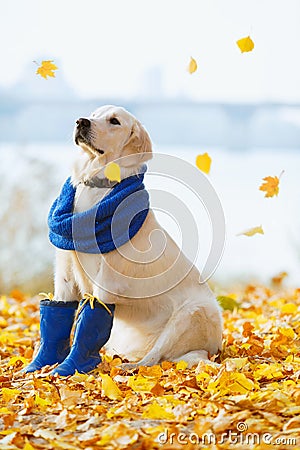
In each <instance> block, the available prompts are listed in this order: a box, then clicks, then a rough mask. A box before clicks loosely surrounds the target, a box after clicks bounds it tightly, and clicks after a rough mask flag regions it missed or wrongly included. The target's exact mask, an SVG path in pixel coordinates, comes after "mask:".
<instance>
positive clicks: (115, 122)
mask: <svg viewBox="0 0 300 450" xmlns="http://www.w3.org/2000/svg"><path fill="white" fill-rule="evenodd" d="M109 122H110V123H111V124H112V125H121V124H120V122H119V121H118V119H117V118H116V117H112V118H111V119H109Z"/></svg>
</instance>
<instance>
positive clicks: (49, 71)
mask: <svg viewBox="0 0 300 450" xmlns="http://www.w3.org/2000/svg"><path fill="white" fill-rule="evenodd" d="M54 70H58V67H57V66H56V65H55V64H53V61H52V60H48V61H42V63H41V65H40V66H39V68H38V69H37V71H36V74H37V75H41V77H43V78H45V79H47V77H55V73H54Z"/></svg>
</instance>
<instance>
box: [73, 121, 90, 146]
mask: <svg viewBox="0 0 300 450" xmlns="http://www.w3.org/2000/svg"><path fill="white" fill-rule="evenodd" d="M90 128H91V121H90V120H89V119H85V118H80V119H78V120H76V129H75V143H76V144H77V145H78V144H79V143H80V142H82V141H83V142H85V143H87V144H89V139H88V133H89V131H90Z"/></svg>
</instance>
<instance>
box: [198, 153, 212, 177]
mask: <svg viewBox="0 0 300 450" xmlns="http://www.w3.org/2000/svg"><path fill="white" fill-rule="evenodd" d="M196 166H197V167H198V169H200V170H201V171H202V172H204V173H207V174H209V172H210V166H211V157H210V156H209V154H208V153H203V155H198V156H197V157H196Z"/></svg>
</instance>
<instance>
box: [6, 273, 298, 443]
mask: <svg viewBox="0 0 300 450" xmlns="http://www.w3.org/2000/svg"><path fill="white" fill-rule="evenodd" d="M275 281H276V280H275ZM226 295H227V298H225V299H224V298H223V306H224V307H225V308H229V309H225V310H224V329H225V331H224V346H223V351H222V353H221V355H219V356H218V357H217V358H212V361H211V363H210V364H205V363H203V362H200V363H199V365H198V367H195V368H193V369H187V367H186V364H185V363H184V362H180V363H177V364H174V363H171V362H167V361H166V362H163V363H162V364H161V365H160V366H154V367H140V368H139V369H137V370H135V371H132V372H124V371H122V370H121V369H120V368H119V367H118V366H119V364H120V362H121V361H120V359H119V358H118V357H117V356H115V357H114V358H109V357H108V356H104V361H103V363H102V364H101V366H100V367H99V368H98V369H97V370H96V371H95V372H94V373H93V374H91V375H81V374H76V375H74V376H72V377H69V378H67V379H64V378H54V377H51V376H49V375H47V373H49V369H48V372H47V370H44V371H43V372H40V373H36V374H34V375H33V374H27V375H24V374H21V373H20V370H21V369H22V367H23V366H24V365H25V364H27V363H28V362H29V361H30V360H31V358H32V354H33V349H34V346H36V344H37V343H38V337H39V311H38V304H39V302H38V299H37V298H30V297H26V296H24V295H23V294H22V293H21V292H18V291H15V292H12V294H11V295H10V296H7V297H6V296H2V297H1V299H0V309H1V316H0V327H1V329H2V330H1V335H0V355H1V365H0V383H1V396H0V402H1V403H0V416H1V419H0V420H1V423H0V448H1V449H19V448H21V449H25V450H31V449H70V450H73V449H74V450H78V449H81V448H84V449H97V448H104V449H141V450H147V449H149V450H152V449H158V448H163V449H169V448H170V449H191V448H211V449H219V448H220V449H222V448H234V449H248V448H249V449H268V448H280V449H289V448H291V449H299V448H300V389H299V387H300V381H299V377H300V364H299V362H300V313H299V306H300V289H293V290H288V289H286V290H282V289H281V288H272V289H270V288H266V287H263V286H247V287H246V288H243V289H242V290H241V291H240V292H239V291H238V290H236V291H235V293H234V294H230V293H226ZM228 297H229V298H228Z"/></svg>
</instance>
